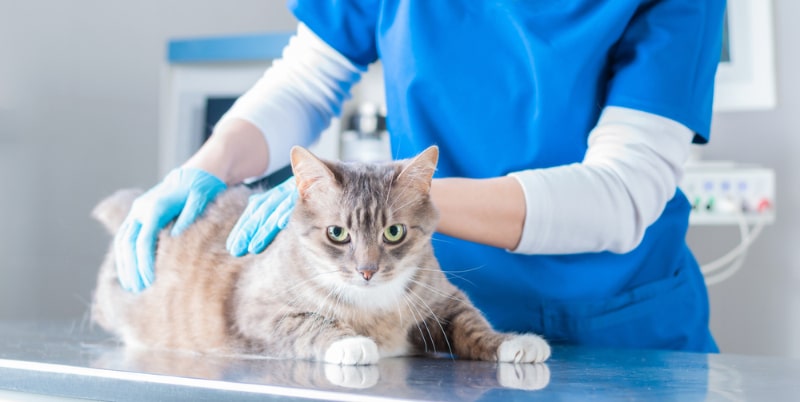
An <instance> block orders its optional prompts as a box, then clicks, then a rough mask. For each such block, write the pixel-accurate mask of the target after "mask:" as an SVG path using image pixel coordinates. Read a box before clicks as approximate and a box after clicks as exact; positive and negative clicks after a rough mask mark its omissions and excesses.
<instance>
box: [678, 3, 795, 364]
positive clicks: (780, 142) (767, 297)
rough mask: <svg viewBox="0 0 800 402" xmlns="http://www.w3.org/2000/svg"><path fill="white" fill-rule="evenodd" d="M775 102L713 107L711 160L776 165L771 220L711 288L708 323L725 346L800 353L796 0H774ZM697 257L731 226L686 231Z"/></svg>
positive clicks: (727, 240)
mask: <svg viewBox="0 0 800 402" xmlns="http://www.w3.org/2000/svg"><path fill="white" fill-rule="evenodd" d="M773 7H774V18H773V20H774V33H775V42H776V43H775V50H776V53H775V54H776V66H777V94H778V106H777V108H775V109H774V110H770V111H761V112H737V113H719V114H717V115H716V116H715V119H714V123H713V129H712V140H711V143H710V144H709V145H708V146H707V147H706V148H705V149H704V150H703V158H704V159H709V160H734V161H740V162H752V163H756V164H760V165H763V166H766V167H770V168H773V169H775V171H776V174H777V222H776V223H775V224H774V225H771V226H768V227H767V228H766V229H765V230H764V232H763V234H762V235H761V237H760V238H759V239H758V241H757V242H756V243H755V244H754V245H753V246H752V248H751V249H750V252H749V253H748V256H747V260H746V263H745V266H744V267H743V268H742V270H741V271H740V272H739V273H737V274H736V275H735V276H733V277H732V278H731V279H729V280H728V281H726V282H723V283H721V284H719V285H716V286H712V287H711V288H710V295H711V304H712V305H711V314H712V317H711V321H712V330H714V332H715V335H716V337H717V341H718V342H719V344H720V347H721V348H722V350H723V351H730V352H737V353H747V354H769V355H785V356H793V357H800V210H798V206H800V76H798V72H799V71H800V54H799V53H798V47H797V41H796V38H797V37H798V36H800V25H798V24H797V21H796V17H797V16H798V15H800V2H797V1H795V0H774V1H773ZM689 240H690V244H692V245H693V248H694V249H695V250H697V254H698V256H700V257H701V261H708V260H710V259H712V258H714V257H716V256H719V255H721V253H722V252H724V251H725V250H728V249H730V248H731V247H732V246H734V245H735V244H737V242H738V231H737V230H736V229H731V228H728V229H727V230H726V229H702V230H701V229H692V231H691V233H690V236H689Z"/></svg>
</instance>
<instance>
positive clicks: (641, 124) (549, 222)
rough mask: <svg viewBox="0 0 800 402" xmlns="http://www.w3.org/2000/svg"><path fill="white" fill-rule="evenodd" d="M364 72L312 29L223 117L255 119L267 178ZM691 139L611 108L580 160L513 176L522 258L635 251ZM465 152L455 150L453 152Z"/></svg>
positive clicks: (336, 108) (680, 130) (647, 117)
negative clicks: (522, 208)
mask: <svg viewBox="0 0 800 402" xmlns="http://www.w3.org/2000/svg"><path fill="white" fill-rule="evenodd" d="M365 70H366V68H365V66H357V65H355V64H353V63H351V62H350V61H349V60H348V59H347V58H345V57H344V56H343V55H341V54H340V53H339V52H337V51H336V50H335V49H333V48H332V47H330V46H329V45H328V44H327V43H325V42H324V41H322V40H321V39H320V38H319V37H317V36H316V35H315V34H314V33H313V32H311V30H309V29H308V28H307V27H306V26H305V25H303V24H300V25H299V26H298V30H297V34H296V35H295V36H294V37H293V38H292V39H291V40H290V42H289V45H287V47H286V48H285V49H284V51H283V56H282V58H281V59H280V60H277V61H276V62H275V63H274V64H273V66H272V67H271V68H269V69H268V70H267V72H266V73H265V74H264V76H263V77H262V78H261V79H260V80H259V81H258V82H257V83H256V84H255V85H254V86H253V88H251V89H250V90H249V91H248V92H247V93H245V94H244V95H243V96H242V97H241V98H240V99H239V100H238V101H237V102H236V103H235V104H234V106H233V107H232V108H231V110H230V111H228V113H226V114H225V116H223V119H232V118H239V119H243V120H246V121H249V122H250V123H252V124H253V125H255V126H256V127H258V129H259V130H261V132H262V133H263V134H264V138H265V139H266V141H267V143H268V144H269V149H270V153H269V158H270V159H269V161H270V163H269V167H268V169H267V172H265V174H268V173H270V172H272V171H274V170H276V169H277V168H280V167H281V166H284V165H285V164H286V163H288V155H289V149H290V148H291V147H292V145H295V144H300V145H306V146H307V145H309V144H311V143H312V142H313V141H314V139H315V138H317V137H318V135H319V133H320V132H321V131H322V130H323V129H324V128H325V127H326V126H327V125H328V124H329V122H330V119H331V118H332V117H334V116H336V115H338V113H339V112H340V110H341V107H342V104H343V103H344V101H345V100H346V99H347V98H348V96H349V91H350V88H351V87H352V85H354V84H355V83H356V82H358V80H359V79H360V77H361V74H362V73H363V72H364V71H365ZM693 135H694V134H693V133H692V131H691V130H689V129H688V128H687V127H685V126H683V125H682V124H680V123H678V122H676V121H674V120H670V119H667V118H664V117H661V116H658V115H655V114H650V113H646V112H642V111H638V110H634V109H628V108H622V107H614V106H608V107H606V108H605V109H604V110H603V113H602V115H601V117H600V119H599V121H598V123H597V125H596V126H595V128H594V129H593V130H592V132H591V133H590V135H589V138H588V149H587V152H586V155H585V157H584V160H583V161H582V162H581V163H575V164H571V165H565V166H559V167H553V168H547V169H531V170H524V171H520V172H514V173H510V174H509V175H510V176H512V177H514V178H515V179H517V180H518V181H519V183H520V185H521V186H522V189H523V192H524V194H525V205H526V213H525V222H524V226H523V233H522V237H521V240H520V243H519V245H518V246H517V248H516V249H515V250H513V252H515V253H523V254H571V253H584V252H597V251H611V252H617V253H624V252H627V251H630V250H632V249H634V248H635V247H636V246H637V245H638V244H639V243H640V242H641V240H642V237H643V236H644V232H645V230H646V229H647V227H648V226H649V225H651V224H652V223H653V222H655V220H656V219H657V218H658V217H659V216H660V215H661V213H662V212H663V210H664V207H665V205H666V203H667V201H669V200H670V199H671V198H672V197H673V196H674V194H675V190H676V187H677V184H678V182H679V180H680V178H681V176H682V174H683V164H684V163H685V161H686V160H687V158H688V156H689V152H690V145H691V140H692V138H693ZM452 151H453V152H457V150H452Z"/></svg>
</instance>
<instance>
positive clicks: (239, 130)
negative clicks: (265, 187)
mask: <svg viewBox="0 0 800 402" xmlns="http://www.w3.org/2000/svg"><path fill="white" fill-rule="evenodd" d="M268 159H269V147H268V146H267V142H266V140H265V139H264V135H263V134H261V131H259V129H258V128H256V126H254V125H253V124H251V123H249V122H247V121H244V120H241V119H230V120H227V121H225V122H224V123H223V124H220V125H218V126H217V127H216V128H215V129H214V133H213V134H212V135H211V137H210V138H209V139H208V141H206V143H205V144H203V146H202V147H201V148H200V150H198V151H197V153H195V154H194V155H193V156H192V157H191V158H189V160H187V161H186V163H184V164H183V166H184V167H193V168H197V169H202V170H205V171H206V172H208V173H211V174H213V175H215V176H217V177H218V178H220V179H221V180H222V181H224V182H225V183H227V184H228V185H231V184H238V183H241V182H242V180H244V179H246V178H248V177H254V176H258V175H261V174H262V173H264V171H265V170H266V168H267V165H268V163H269V160H268Z"/></svg>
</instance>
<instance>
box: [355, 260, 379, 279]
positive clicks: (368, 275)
mask: <svg viewBox="0 0 800 402" xmlns="http://www.w3.org/2000/svg"><path fill="white" fill-rule="evenodd" d="M357 271H358V273H360V274H361V276H362V277H363V278H364V280H366V281H368V280H370V279H372V276H373V275H375V273H376V272H378V265H376V264H367V265H362V266H360V267H358V269H357Z"/></svg>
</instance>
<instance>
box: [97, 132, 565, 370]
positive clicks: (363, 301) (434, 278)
mask: <svg viewBox="0 0 800 402" xmlns="http://www.w3.org/2000/svg"><path fill="white" fill-rule="evenodd" d="M438 153H439V151H438V148H437V147H435V146H433V147H430V148H428V149H426V150H425V151H423V152H422V153H420V154H419V155H417V156H416V157H414V158H410V159H405V160H401V161H393V162H387V163H381V164H360V163H343V162H334V161H325V160H322V159H319V158H317V157H316V156H315V155H313V154H312V153H311V152H310V151H308V150H306V149H305V148H302V147H294V148H292V150H291V155H290V156H291V164H292V170H293V172H294V175H295V176H294V177H295V180H296V184H297V191H298V200H297V203H296V206H295V208H294V211H293V212H292V215H291V218H290V219H289V223H288V224H287V226H286V227H285V229H283V230H282V231H281V232H280V233H279V234H278V235H277V236H276V238H275V239H274V240H273V242H272V243H271V244H270V245H269V247H267V249H266V250H265V251H264V252H262V253H260V254H256V255H252V254H251V255H247V256H244V257H239V258H236V257H232V256H231V255H230V254H229V253H228V252H227V250H226V249H225V241H226V238H227V236H228V234H229V233H230V231H231V229H232V227H233V225H234V224H235V223H236V221H237V219H238V218H239V216H240V215H241V213H242V211H243V210H244V208H245V207H246V204H247V201H248V197H249V196H250V195H251V194H253V190H250V189H248V188H246V187H244V186H237V187H232V188H231V189H229V190H227V191H225V192H223V193H222V194H220V195H219V196H218V197H217V198H216V200H215V201H214V202H212V203H211V204H209V206H208V207H207V209H206V210H205V212H204V213H203V215H202V216H201V217H200V218H198V220H197V221H196V222H195V223H194V224H193V225H191V226H190V227H189V228H188V229H187V230H186V231H185V232H183V233H182V234H180V235H178V236H175V237H173V236H170V235H169V234H168V233H169V232H168V230H164V231H162V233H161V234H160V236H159V239H158V247H157V252H156V259H155V272H156V280H155V282H154V283H153V285H152V286H151V287H149V288H147V289H145V290H144V291H142V292H141V293H138V294H135V293H130V292H127V291H125V290H123V289H122V287H121V286H120V285H119V283H118V280H117V276H116V275H117V274H116V271H115V266H114V255H113V248H112V249H111V251H110V252H109V253H108V254H107V256H106V258H105V260H104V262H103V264H102V266H101V269H100V272H99V274H98V279H97V287H96V289H95V291H94V296H93V301H92V312H91V316H92V319H93V321H94V322H96V323H97V324H99V325H100V326H101V327H102V328H104V329H105V330H107V331H108V332H110V333H112V334H114V335H116V336H117V337H119V338H120V339H121V340H122V341H123V343H124V344H126V345H128V346H129V347H145V348H162V349H175V350H188V351H195V352H201V353H212V354H237V355H259V356H267V357H273V358H288V359H305V360H317V361H323V362H327V363H334V364H340V365H369V364H375V363H377V362H378V360H379V359H380V358H383V357H391V356H408V355H421V354H438V353H445V354H449V355H452V356H455V357H458V358H463V359H473V360H487V361H499V362H515V363H536V362H542V361H544V360H546V359H547V358H548V357H549V356H550V347H549V345H548V343H547V342H546V341H545V340H544V339H543V338H541V337H539V336H538V335H535V334H507V333H499V332H496V331H495V330H493V329H492V327H491V326H490V324H489V323H488V321H487V320H486V319H485V318H484V317H483V315H482V314H481V313H480V312H479V311H478V310H477V309H476V308H475V307H474V306H473V305H472V303H471V302H470V301H469V299H468V298H467V297H466V295H465V294H464V293H462V292H461V291H460V290H459V289H457V288H456V287H455V286H454V285H452V284H451V283H450V282H449V281H448V280H447V278H446V277H445V275H444V273H443V271H442V270H441V269H440V267H439V264H438V262H437V260H436V258H435V256H434V253H433V246H432V243H431V235H432V234H433V232H434V231H435V229H436V224H437V219H438V211H437V210H436V208H435V207H434V205H433V202H432V200H431V197H430V194H429V191H430V187H431V181H432V176H433V173H434V171H435V169H436V163H437V160H438ZM139 194H140V192H138V191H135V190H120V191H118V192H117V193H115V194H113V195H111V196H110V197H108V198H106V199H105V200H103V201H101V202H100V203H99V204H98V205H97V207H96V208H95V209H94V211H93V216H94V217H95V218H96V219H98V220H99V221H100V222H101V223H103V224H104V225H105V226H106V228H107V229H108V230H109V231H110V232H111V233H112V234H114V233H115V232H116V231H117V230H118V229H119V227H120V225H121V223H122V221H123V219H124V218H125V216H126V215H127V213H128V211H129V210H130V207H131V204H132V203H133V200H134V199H135V198H136V197H137V196H138V195H139Z"/></svg>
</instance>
